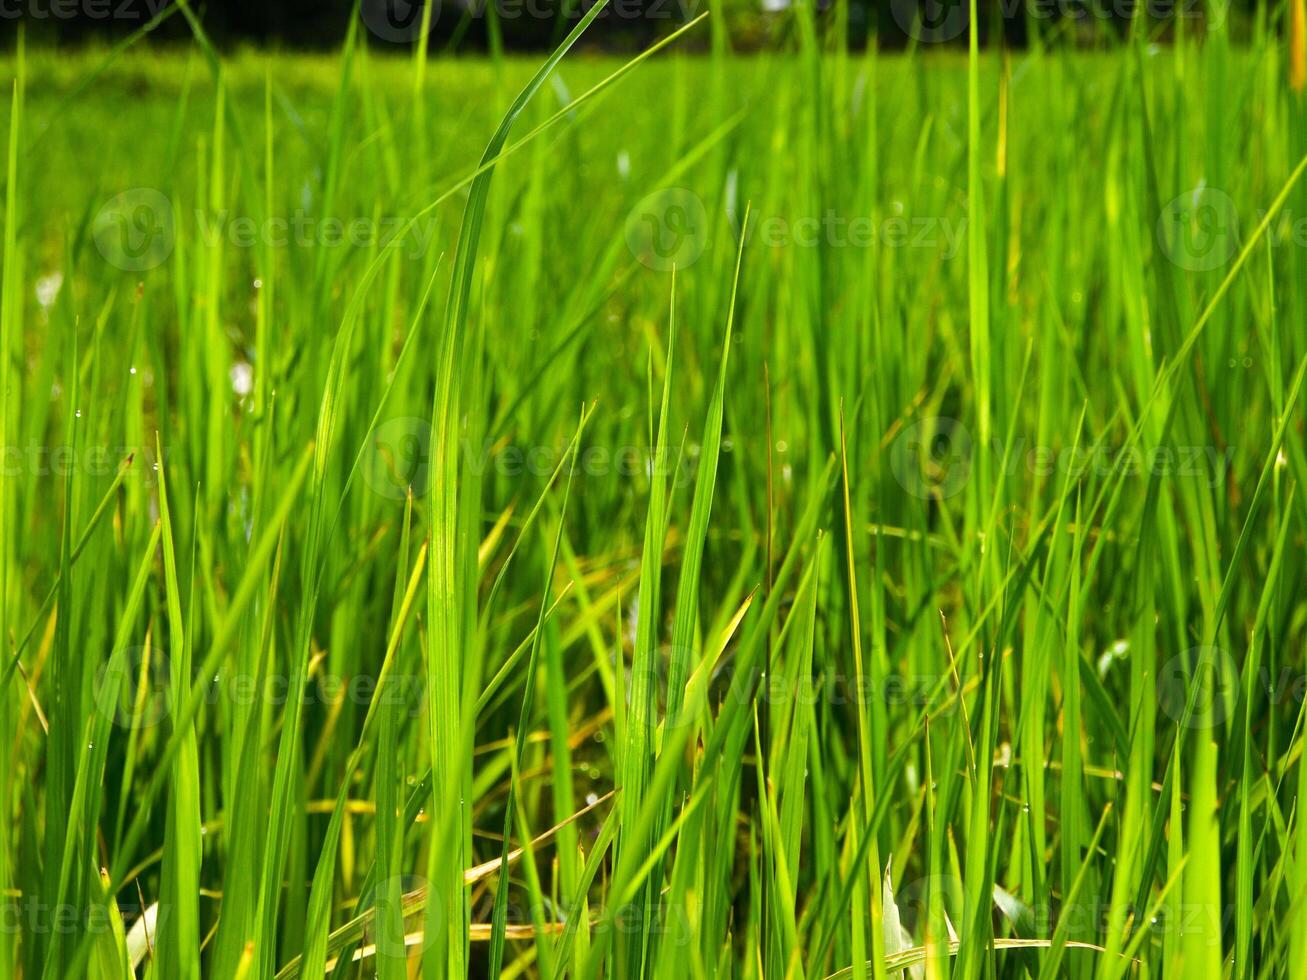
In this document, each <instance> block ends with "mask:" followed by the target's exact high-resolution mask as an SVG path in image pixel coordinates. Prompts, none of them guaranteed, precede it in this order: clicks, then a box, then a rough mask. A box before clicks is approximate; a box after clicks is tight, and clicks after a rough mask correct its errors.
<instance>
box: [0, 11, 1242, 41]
mask: <svg viewBox="0 0 1307 980" xmlns="http://www.w3.org/2000/svg"><path fill="white" fill-rule="evenodd" d="M174 2H175V0H0V32H2V36H3V37H4V39H5V41H6V43H7V44H10V45H11V44H12V43H13V39H14V38H15V37H16V36H17V31H18V27H19V25H20V24H21V25H23V27H24V29H25V30H26V32H27V36H28V38H29V40H30V41H31V42H33V43H59V44H64V43H77V42H78V41H85V40H90V39H100V40H115V39H118V38H121V37H123V36H126V35H128V34H130V33H131V32H133V31H136V30H139V29H140V28H142V27H143V26H145V25H146V24H148V23H150V22H151V21H152V20H153V19H155V18H156V17H157V16H159V15H160V14H167V13H168V11H169V10H170V9H171V8H170V5H171V4H173V3H174ZM592 2H594V0H210V2H209V3H207V4H201V3H199V2H197V0H191V5H192V9H193V10H194V11H195V13H196V16H197V17H198V18H199V19H200V21H201V22H202V23H203V25H204V29H205V31H206V32H207V33H208V34H209V36H210V37H211V38H212V39H213V40H214V41H215V42H217V43H218V44H219V45H222V46H232V45H237V44H242V43H249V44H260V45H274V46H278V47H284V48H291V49H309V50H321V49H328V48H332V47H335V46H337V45H339V44H340V43H341V40H342V38H344V37H345V33H346V30H347V28H348V25H349V22H350V20H351V18H353V17H355V16H358V17H359V18H360V25H361V26H362V27H363V31H362V36H363V37H365V38H366V39H367V40H368V42H369V43H370V44H373V45H374V46H377V47H379V48H394V49H396V50H400V49H407V48H408V47H409V46H410V45H411V44H412V43H413V38H414V37H415V36H417V35H418V34H420V33H421V32H422V30H423V27H424V25H425V26H426V29H427V32H428V43H429V45H430V47H431V49H432V50H442V49H447V48H450V47H457V48H458V49H459V50H464V49H466V50H481V49H485V48H487V47H488V46H493V45H496V44H502V45H503V47H504V48H505V49H514V50H515V49H523V50H533V49H539V48H546V47H550V46H552V45H553V44H554V43H555V42H556V40H557V39H558V38H559V37H560V36H561V35H562V33H564V32H565V31H566V30H567V29H568V27H569V26H570V25H571V24H573V23H574V22H575V20H576V18H577V17H578V16H580V14H581V13H582V12H583V10H584V7H583V6H582V5H583V4H589V3H592ZM790 2H792V0H724V2H721V0H715V2H714V4H713V6H714V11H715V12H716V13H718V14H722V13H724V14H725V17H726V19H727V22H728V23H729V24H730V25H731V34H732V37H733V38H738V39H739V40H740V43H742V44H743V45H745V46H762V45H766V44H769V43H774V42H776V41H777V40H779V39H781V38H783V36H784V35H785V33H786V31H787V26H788V18H787V16H786V14H785V9H784V8H785V7H786V6H787V4H788V3H790ZM818 2H819V4H821V5H822V6H823V8H824V9H822V11H821V13H820V14H819V16H820V17H821V18H822V20H823V21H825V22H827V23H830V22H831V21H833V20H834V19H835V17H836V15H837V11H839V12H843V9H844V8H837V7H835V6H834V2H835V0H818ZM1255 2H1256V0H1234V7H1235V8H1236V9H1235V10H1234V12H1233V13H1232V15H1231V18H1232V21H1233V20H1240V21H1246V20H1247V18H1248V15H1249V13H1250V11H1251V10H1252V8H1253V6H1254V4H1255ZM424 3H430V4H432V7H431V12H430V14H429V15H428V14H426V13H425V11H424V8H423V4H424ZM1208 3H1209V0H980V2H979V9H980V11H981V34H982V38H983V39H984V40H986V41H987V42H992V41H993V40H994V39H995V38H996V37H997V36H999V35H1001V36H1002V38H1003V40H1004V42H1005V43H1007V44H1009V45H1013V46H1017V47H1020V46H1023V45H1025V44H1027V43H1028V42H1029V40H1030V38H1031V36H1032V33H1034V32H1040V33H1045V34H1050V35H1057V36H1060V37H1067V36H1071V37H1073V38H1083V39H1092V38H1093V37H1095V36H1101V35H1102V34H1103V33H1116V34H1121V33H1123V32H1124V31H1125V30H1126V26H1127V24H1128V22H1129V20H1130V18H1131V17H1132V16H1133V14H1134V12H1135V8H1136V4H1143V5H1144V7H1143V9H1144V11H1145V12H1146V14H1147V15H1148V16H1149V17H1150V18H1152V19H1153V20H1154V21H1158V22H1163V23H1165V22H1167V21H1168V20H1170V21H1174V20H1175V19H1177V18H1184V19H1185V20H1186V21H1188V22H1191V23H1192V24H1194V25H1195V26H1196V27H1197V29H1201V25H1202V24H1203V23H1204V22H1205V18H1206V14H1205V8H1206V6H1207V5H1208ZM492 5H493V6H492ZM707 5H708V0H609V9H608V10H606V11H605V13H604V14H603V15H602V16H601V17H600V19H599V21H598V22H597V23H596V24H595V25H594V27H593V28H592V29H591V31H590V33H589V34H588V35H587V43H589V44H592V45H600V46H603V47H605V48H609V49H613V50H625V49H633V48H637V47H640V46H643V45H644V44H647V43H648V42H649V41H650V40H652V39H654V38H656V37H658V36H660V35H663V34H666V33H668V32H669V31H671V30H674V29H675V27H676V26H678V25H679V24H681V23H684V22H685V21H686V20H687V19H689V18H690V17H693V16H695V15H696V14H698V13H699V12H700V11H701V10H703V9H705V8H706V7H707ZM847 14H848V18H847V24H846V26H847V30H848V34H849V36H850V38H851V39H852V40H853V41H854V42H855V43H857V42H860V41H862V40H864V39H866V38H867V37H868V36H870V35H871V34H873V33H874V34H875V35H876V36H877V38H878V39H879V42H880V43H881V44H882V45H883V46H886V47H891V48H893V47H900V46H903V45H906V44H908V43H910V42H911V40H912V39H913V38H914V37H915V38H917V39H918V40H922V41H929V42H950V43H958V44H961V43H964V42H965V38H966V24H967V17H968V15H967V0H848V4H847ZM190 33H191V29H190V27H189V25H188V23H187V21H186V18H185V17H183V16H182V15H181V13H180V12H179V11H175V10H174V11H172V13H171V14H170V15H168V16H165V17H164V18H163V20H162V22H161V23H159V24H158V26H157V27H156V28H155V29H154V34H155V35H156V36H157V37H159V38H163V39H172V40H184V39H186V38H188V37H189V36H190Z"/></svg>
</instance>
